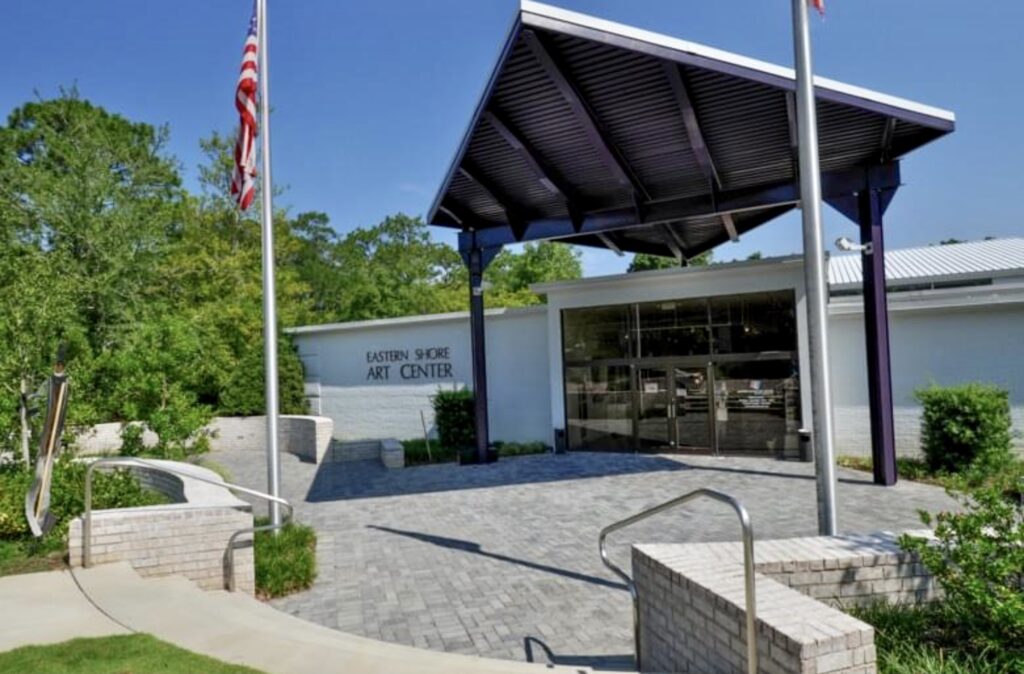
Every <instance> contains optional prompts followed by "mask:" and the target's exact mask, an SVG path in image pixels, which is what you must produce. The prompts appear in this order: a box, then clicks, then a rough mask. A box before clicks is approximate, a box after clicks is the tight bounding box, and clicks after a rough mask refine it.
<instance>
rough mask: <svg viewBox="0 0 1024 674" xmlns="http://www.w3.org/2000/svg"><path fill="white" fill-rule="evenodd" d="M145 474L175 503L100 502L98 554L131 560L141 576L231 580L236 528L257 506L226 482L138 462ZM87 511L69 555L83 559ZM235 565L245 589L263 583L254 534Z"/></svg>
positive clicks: (210, 582) (78, 562)
mask: <svg viewBox="0 0 1024 674" xmlns="http://www.w3.org/2000/svg"><path fill="white" fill-rule="evenodd" d="M151 463H155V464H165V465H167V466H169V467H171V468H174V469H175V470H182V471H186V472H189V473H192V474H195V475H199V476H201V477H204V478H207V479H212V480H215V481H218V482H220V481H221V479H220V477H218V476H217V474H216V473H214V472H213V471H210V470H207V469H205V468H201V467H199V466H195V465H192V464H186V463H178V462H174V461H151ZM131 471H132V473H133V474H135V475H136V476H137V477H138V479H139V481H140V482H141V483H143V484H144V485H146V486H148V487H150V488H153V489H156V490H157V491H160V492H161V493H163V494H165V495H167V496H168V497H169V498H171V499H172V500H174V501H176V502H175V503H172V504H168V505H159V506H145V507H140V508H117V509H110V510H94V511H93V513H92V529H93V538H92V561H93V563H94V564H105V563H109V562H128V563H130V564H131V565H132V567H133V568H134V569H135V570H136V571H137V572H138V573H139V575H141V576H168V575H182V576H185V577H186V578H188V579H190V580H192V581H194V582H195V583H196V584H197V585H199V587H201V588H203V589H204V590H222V589H224V588H225V587H226V585H227V580H228V568H227V549H228V540H229V539H230V538H231V535H232V534H234V533H235V532H236V531H238V530H240V529H248V528H251V527H252V526H253V517H252V508H251V506H250V505H249V504H248V503H246V502H245V501H242V500H240V499H238V498H237V497H235V496H234V495H233V494H232V493H231V492H230V491H228V490H227V488H226V487H223V486H217V485H211V484H207V483H204V482H200V481H199V480H191V479H189V478H188V477H178V476H176V475H172V474H168V473H164V472H161V471H158V470H155V469H150V468H145V467H137V466H133V467H132V468H131ZM82 543H83V541H82V518H75V519H74V520H72V521H71V525H70V527H69V529H68V558H69V560H70V563H71V565H72V566H75V567H77V566H82V563H83V554H84V553H83V547H82ZM234 572H235V583H236V587H237V589H238V590H239V591H241V592H247V593H249V594H252V593H253V592H254V591H255V571H254V560H253V548H252V535H251V534H246V535H243V536H240V537H239V538H238V540H237V541H236V543H235V551H234Z"/></svg>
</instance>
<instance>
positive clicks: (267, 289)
mask: <svg viewBox="0 0 1024 674" xmlns="http://www.w3.org/2000/svg"><path fill="white" fill-rule="evenodd" d="M257 21H258V22H259V35H260V37H259V40H260V46H259V83H260V158H261V160H262V167H261V169H260V170H261V178H262V183H261V187H260V192H261V200H260V219H261V222H262V242H263V356H264V358H263V362H264V368H265V369H264V377H265V381H264V387H265V389H264V390H265V393H266V403H267V491H268V492H269V493H270V495H271V496H275V497H277V498H280V497H281V494H280V492H281V455H280V454H279V453H278V433H277V428H278V423H277V422H278V418H277V417H278V413H279V411H280V407H279V404H278V392H277V295H276V288H275V283H274V194H273V182H272V181H271V179H270V69H269V67H268V65H267V64H268V62H269V61H270V54H269V52H270V49H269V45H268V43H267V0H257ZM270 523H271V524H272V525H275V526H276V525H279V524H280V523H281V506H280V505H279V504H278V503H276V502H274V501H271V502H270ZM277 533H278V530H276V529H275V530H274V534H277Z"/></svg>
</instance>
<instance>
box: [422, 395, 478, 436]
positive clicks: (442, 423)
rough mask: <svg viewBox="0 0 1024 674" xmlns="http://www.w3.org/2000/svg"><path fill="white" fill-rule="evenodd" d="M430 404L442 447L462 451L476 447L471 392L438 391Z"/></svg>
mask: <svg viewBox="0 0 1024 674" xmlns="http://www.w3.org/2000/svg"><path fill="white" fill-rule="evenodd" d="M431 403H432V404H433V406H434V424H435V425H436V426H437V439H438V443H439V444H440V445H441V446H442V447H451V448H453V449H456V450H458V449H464V448H468V447H473V446H475V445H476V426H475V423H476V421H475V420H476V414H475V412H474V410H473V393H472V392H471V391H465V390H462V391H438V392H437V394H435V395H434V398H433V400H432V401H431Z"/></svg>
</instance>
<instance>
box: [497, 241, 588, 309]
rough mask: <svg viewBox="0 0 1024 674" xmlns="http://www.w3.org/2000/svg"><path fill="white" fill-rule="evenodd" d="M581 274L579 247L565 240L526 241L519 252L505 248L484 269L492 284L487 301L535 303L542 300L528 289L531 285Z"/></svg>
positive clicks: (577, 276)
mask: <svg viewBox="0 0 1024 674" xmlns="http://www.w3.org/2000/svg"><path fill="white" fill-rule="evenodd" d="M582 276H583V265H582V263H581V262H580V253H579V251H578V250H577V249H576V248H574V247H572V246H569V245H566V244H564V243H554V242H551V241H541V242H538V243H527V244H526V245H524V246H523V250H522V252H520V253H514V252H512V251H510V250H508V249H505V250H502V251H501V252H500V253H498V255H497V256H496V257H495V258H494V260H493V261H492V262H491V264H490V265H489V266H488V267H487V270H486V271H485V272H484V279H485V280H486V281H488V282H489V283H490V284H491V287H490V289H489V290H488V294H487V303H488V304H489V305H491V306H526V305H530V304H538V303H540V302H542V301H543V300H542V298H540V297H538V296H537V295H536V294H534V293H533V292H532V291H531V290H530V286H531V285H533V284H535V283H545V282H548V281H568V280H572V279H578V278H581V277H582Z"/></svg>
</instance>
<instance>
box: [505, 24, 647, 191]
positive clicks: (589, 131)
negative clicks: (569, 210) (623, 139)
mask: <svg viewBox="0 0 1024 674" xmlns="http://www.w3.org/2000/svg"><path fill="white" fill-rule="evenodd" d="M522 35H523V40H524V41H525V43H526V45H527V47H529V49H530V53H531V54H533V57H534V59H535V60H536V61H537V63H538V64H540V66H541V68H542V69H543V70H544V72H545V74H546V75H547V76H548V79H549V80H550V81H551V83H552V84H554V85H555V88H556V89H558V93H559V94H561V96H562V98H563V99H564V100H565V102H566V103H567V104H568V105H569V108H570V109H571V110H572V113H573V116H574V117H575V118H576V120H577V121H578V122H579V123H580V125H581V126H582V127H583V131H584V133H586V135H587V139H588V140H589V141H590V145H591V147H593V148H594V150H595V151H597V153H598V154H599V155H600V156H601V159H602V160H603V161H604V163H605V164H606V165H607V166H608V168H609V170H611V172H612V174H613V175H614V176H615V179H616V180H617V181H618V182H619V184H621V185H622V186H623V187H624V188H626V189H628V190H630V191H631V192H633V193H634V194H637V195H638V196H639V197H640V198H642V199H644V200H647V199H650V198H651V195H650V194H649V193H648V192H647V189H646V188H645V187H644V185H643V183H642V182H641V181H640V179H639V178H638V177H637V175H636V172H635V171H633V169H632V168H631V167H630V165H629V162H627V161H626V158H625V157H624V156H623V154H622V152H621V151H619V149H618V148H617V147H616V146H615V144H614V143H613V142H612V140H611V138H610V136H609V134H608V132H607V130H606V129H605V128H604V125H603V124H602V123H601V121H600V120H599V119H598V117H597V115H596V114H595V112H594V110H593V108H592V107H591V106H590V104H589V103H587V100H586V98H585V97H584V96H583V93H582V92H581V91H580V90H579V88H578V87H577V86H576V85H575V84H574V83H573V81H572V80H571V79H570V77H569V74H568V72H567V70H566V68H565V67H564V66H563V65H562V64H561V63H560V62H559V60H558V58H557V57H556V56H555V54H554V52H553V51H552V50H551V49H550V48H549V47H548V46H547V45H546V44H545V43H544V40H543V39H542V38H541V37H540V35H538V34H537V33H536V32H535V31H532V30H524V31H523V34H522Z"/></svg>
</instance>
